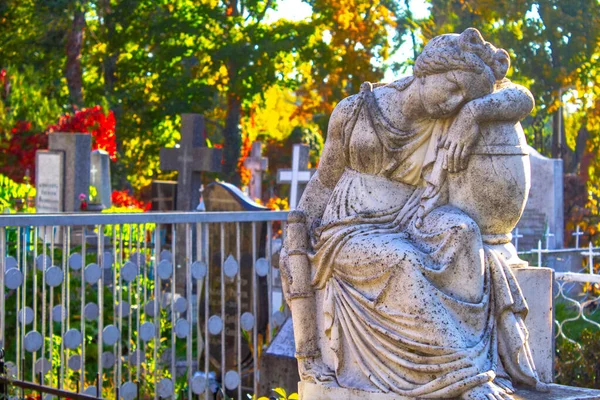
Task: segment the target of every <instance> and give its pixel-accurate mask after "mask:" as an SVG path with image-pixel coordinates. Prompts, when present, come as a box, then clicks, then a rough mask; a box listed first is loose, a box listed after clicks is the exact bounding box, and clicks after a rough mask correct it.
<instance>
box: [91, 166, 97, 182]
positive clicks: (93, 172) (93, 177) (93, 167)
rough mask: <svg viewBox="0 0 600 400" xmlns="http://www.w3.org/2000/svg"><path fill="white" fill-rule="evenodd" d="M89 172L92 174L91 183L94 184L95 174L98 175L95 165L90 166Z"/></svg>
mask: <svg viewBox="0 0 600 400" xmlns="http://www.w3.org/2000/svg"><path fill="white" fill-rule="evenodd" d="M90 172H91V173H92V182H93V183H96V173H98V170H97V169H96V165H92V169H90Z"/></svg>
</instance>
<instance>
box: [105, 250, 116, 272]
mask: <svg viewBox="0 0 600 400" xmlns="http://www.w3.org/2000/svg"><path fill="white" fill-rule="evenodd" d="M114 262H115V257H114V256H113V255H112V253H110V252H108V251H105V252H104V254H103V255H102V268H104V269H110V268H112V266H113V264H114Z"/></svg>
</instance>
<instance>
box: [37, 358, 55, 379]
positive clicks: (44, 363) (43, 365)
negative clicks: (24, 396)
mask: <svg viewBox="0 0 600 400" xmlns="http://www.w3.org/2000/svg"><path fill="white" fill-rule="evenodd" d="M51 369H52V364H51V363H50V361H48V360H47V359H46V358H40V359H38V360H37V361H36V362H35V367H34V371H35V373H36V375H38V374H40V373H41V374H42V375H46V374H47V373H48V372H50V370H51Z"/></svg>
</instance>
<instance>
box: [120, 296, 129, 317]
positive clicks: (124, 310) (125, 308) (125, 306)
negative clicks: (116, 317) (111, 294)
mask: <svg viewBox="0 0 600 400" xmlns="http://www.w3.org/2000/svg"><path fill="white" fill-rule="evenodd" d="M117 310H118V311H119V312H120V313H121V316H123V317H129V314H131V306H130V305H129V303H128V302H126V301H125V300H123V302H122V303H121V304H119V308H118V309H117Z"/></svg>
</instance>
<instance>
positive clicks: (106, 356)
mask: <svg viewBox="0 0 600 400" xmlns="http://www.w3.org/2000/svg"><path fill="white" fill-rule="evenodd" d="M114 365H115V355H114V354H113V353H112V352H110V351H105V352H104V353H102V368H104V369H111V368H112V367H114Z"/></svg>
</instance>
